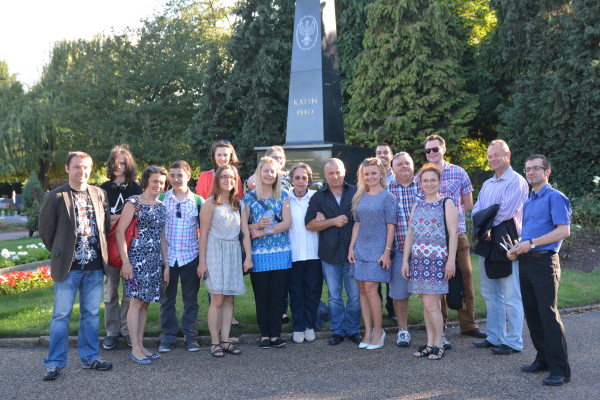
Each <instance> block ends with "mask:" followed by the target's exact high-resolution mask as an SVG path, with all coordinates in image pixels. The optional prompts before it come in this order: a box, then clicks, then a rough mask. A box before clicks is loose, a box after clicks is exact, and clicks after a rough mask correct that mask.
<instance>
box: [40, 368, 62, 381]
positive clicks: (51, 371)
mask: <svg viewBox="0 0 600 400" xmlns="http://www.w3.org/2000/svg"><path fill="white" fill-rule="evenodd" d="M58 374H60V368H58V367H57V366H56V365H48V366H47V367H46V373H45V374H44V377H43V378H42V379H43V380H45V381H53V380H55V379H56V378H58Z"/></svg>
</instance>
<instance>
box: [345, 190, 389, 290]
mask: <svg viewBox="0 0 600 400" xmlns="http://www.w3.org/2000/svg"><path fill="white" fill-rule="evenodd" d="M354 220H355V221H357V222H360V227H359V230H358V236H357V237H356V242H355V243H354V258H355V260H356V261H355V263H354V278H355V279H356V280H359V281H369V282H389V281H390V278H391V276H392V275H391V274H392V269H391V268H388V269H383V268H381V267H380V266H379V264H378V263H377V262H378V261H379V258H380V257H381V255H382V254H383V253H384V251H385V244H386V243H385V242H386V237H387V224H394V225H395V224H396V221H397V217H396V197H394V195H393V194H391V193H390V192H388V191H387V190H382V191H381V192H379V193H377V194H376V195H375V196H372V195H370V194H369V193H365V195H364V196H363V197H362V198H361V199H360V201H359V202H358V206H357V207H356V216H355V217H354Z"/></svg>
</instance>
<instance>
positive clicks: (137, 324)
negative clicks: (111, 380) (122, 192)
mask: <svg viewBox="0 0 600 400" xmlns="http://www.w3.org/2000/svg"><path fill="white" fill-rule="evenodd" d="M166 181H167V171H166V170H165V169H164V168H162V167H157V166H154V165H152V166H149V167H146V168H145V169H144V171H143V172H142V177H141V179H140V186H141V187H142V189H143V190H144V193H142V194H141V195H139V196H132V197H130V198H128V199H127V200H126V202H125V206H124V207H123V212H122V213H121V219H120V220H119V225H118V227H117V243H118V246H119V254H120V255H121V259H122V260H123V267H122V269H121V275H122V276H123V279H124V280H125V282H124V285H123V287H124V288H125V289H124V290H125V295H126V296H127V297H130V298H131V302H130V304H129V311H128V312H127V325H128V327H129V335H130V336H131V344H132V347H131V354H130V355H129V358H130V359H131V361H133V362H135V363H137V364H150V363H151V362H152V361H151V360H154V359H157V358H159V357H160V355H158V353H152V352H150V351H149V350H148V349H146V348H145V347H144V344H143V339H144V329H145V326H146V318H147V316H148V305H149V304H150V303H151V302H154V303H156V302H158V301H159V298H160V288H161V285H162V283H163V281H164V282H166V283H167V284H168V282H169V268H165V269H164V271H163V268H162V261H161V260H166V259H167V254H166V253H167V251H166V250H167V248H166V242H165V238H164V227H165V223H166V214H165V211H166V208H165V206H164V204H163V203H161V202H160V201H157V200H156V198H157V196H158V195H159V194H160V193H162V192H163V190H164V188H165V185H166ZM136 209H137V210H138V237H137V239H136V238H133V239H132V240H131V245H130V247H129V251H128V250H127V245H126V243H125V231H126V230H127V227H128V226H129V223H130V222H131V219H132V218H133V216H134V213H135V211H136Z"/></svg>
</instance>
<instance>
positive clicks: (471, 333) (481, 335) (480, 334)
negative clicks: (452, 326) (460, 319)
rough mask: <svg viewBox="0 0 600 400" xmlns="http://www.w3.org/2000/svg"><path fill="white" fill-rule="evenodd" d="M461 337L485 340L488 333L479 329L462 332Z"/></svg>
mask: <svg viewBox="0 0 600 400" xmlns="http://www.w3.org/2000/svg"><path fill="white" fill-rule="evenodd" d="M460 334H461V335H465V336H473V337H476V338H479V339H485V338H486V337H487V333H484V332H481V331H480V330H479V328H475V329H471V330H470V331H465V332H461V333H460Z"/></svg>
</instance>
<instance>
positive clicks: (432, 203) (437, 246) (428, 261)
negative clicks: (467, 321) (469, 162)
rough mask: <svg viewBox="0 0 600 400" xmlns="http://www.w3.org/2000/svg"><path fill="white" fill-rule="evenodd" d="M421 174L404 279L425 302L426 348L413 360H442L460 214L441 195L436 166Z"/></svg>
mask: <svg viewBox="0 0 600 400" xmlns="http://www.w3.org/2000/svg"><path fill="white" fill-rule="evenodd" d="M420 174H421V187H422V189H423V191H424V192H425V195H426V197H425V200H423V201H419V202H417V203H415V204H414V205H413V209H412V212H411V216H410V223H409V225H408V232H407V234H406V241H405V243H404V258H403V260H402V276H403V277H404V278H405V279H408V291H409V292H410V293H417V294H419V296H420V297H421V299H422V301H423V315H424V318H425V326H426V329H427V344H426V345H425V346H422V347H420V348H419V350H418V351H417V352H416V353H414V356H415V357H427V358H428V359H430V360H439V359H441V358H442V357H443V356H444V346H443V343H442V334H443V325H444V322H443V318H442V311H441V310H440V299H441V296H442V295H444V294H446V293H448V280H449V279H450V278H451V277H453V276H454V272H455V260H456V247H457V243H458V212H457V210H456V206H455V205H454V203H453V202H452V200H450V199H445V198H443V197H442V196H441V195H440V194H439V189H440V170H439V169H438V168H437V166H435V165H434V164H425V165H424V166H423V168H421V172H420ZM444 216H445V219H444ZM446 226H447V227H448V232H446Z"/></svg>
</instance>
